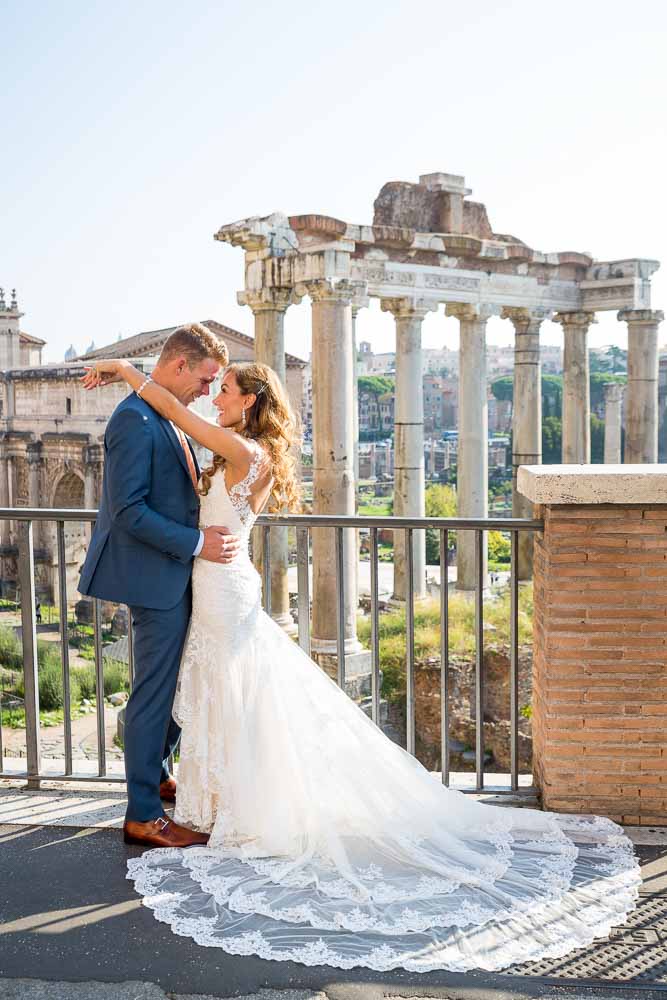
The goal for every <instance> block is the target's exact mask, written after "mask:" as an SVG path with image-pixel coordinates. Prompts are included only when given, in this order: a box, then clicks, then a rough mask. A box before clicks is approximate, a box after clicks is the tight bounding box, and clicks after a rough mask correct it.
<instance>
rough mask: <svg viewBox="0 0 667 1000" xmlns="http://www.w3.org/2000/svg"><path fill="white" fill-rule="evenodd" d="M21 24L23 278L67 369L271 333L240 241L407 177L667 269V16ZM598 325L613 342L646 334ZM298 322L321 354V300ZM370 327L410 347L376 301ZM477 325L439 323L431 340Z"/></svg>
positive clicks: (350, 214)
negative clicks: (212, 327)
mask: <svg viewBox="0 0 667 1000" xmlns="http://www.w3.org/2000/svg"><path fill="white" fill-rule="evenodd" d="M0 19H1V20H0V26H1V28H0V30H1V31H2V38H3V59H2V61H1V63H0V109H1V112H2V121H3V123H4V130H3V134H4V142H3V144H2V146H3V150H2V152H3V155H2V158H1V164H2V165H1V166H0V177H1V179H2V183H1V185H0V196H1V204H2V215H1V219H2V222H1V227H0V285H4V287H5V288H6V289H10V288H12V287H13V286H16V287H17V288H18V291H19V300H20V304H21V305H22V307H23V308H24V310H25V313H26V315H25V318H24V320H23V328H24V329H25V330H27V331H28V332H30V333H33V334H36V335H37V336H40V337H43V338H44V339H45V340H47V341H48V348H47V357H48V359H49V360H55V359H58V358H61V357H62V355H63V353H64V351H65V349H66V348H67V346H68V345H69V344H70V343H74V345H75V346H76V347H77V349H78V350H83V349H84V348H85V347H86V346H87V345H88V344H89V343H90V341H91V340H93V339H94V340H95V341H96V343H97V345H98V346H100V345H102V344H104V343H108V342H110V341H114V340H115V339H116V338H117V336H118V334H119V333H122V334H123V335H130V334H132V333H136V332H138V331H139V330H148V329H155V328H159V327H161V326H168V325H171V324H175V323H179V322H183V321H186V320H189V319H204V318H212V319H217V320H219V321H220V322H222V323H226V324H228V325H230V326H233V327H236V328H237V329H240V330H243V331H246V332H252V314H251V312H250V310H248V309H243V308H241V307H239V306H237V304H236V291H237V290H238V289H240V288H242V286H243V254H242V251H241V250H239V249H233V248H231V247H229V246H227V245H223V244H219V243H216V242H214V241H213V238H212V237H213V233H214V232H215V230H216V229H217V228H218V227H219V226H220V225H222V224H223V223H226V222H231V221H233V220H235V219H239V218H242V217H244V216H247V215H255V214H267V213H269V212H271V211H276V210H282V211H285V212H287V213H288V214H296V213H306V212H316V213H322V214H328V215H333V216H336V217H338V218H341V219H345V220H347V221H350V222H355V223H361V222H370V221H371V220H372V215H373V200H374V198H375V197H376V195H377V193H378V191H379V189H380V187H381V186H382V184H383V183H384V182H385V181H388V180H406V181H416V180H417V179H418V177H419V174H421V173H429V172H433V171H436V170H442V171H446V172H450V173H460V174H464V175H465V177H466V181H467V183H468V186H469V187H472V188H473V197H474V198H475V199H476V200H479V201H482V202H484V203H485V205H486V206H487V210H488V213H489V218H490V221H491V224H492V226H493V227H494V229H495V230H496V231H497V232H510V233H513V234H515V235H516V236H518V237H519V238H520V239H522V240H524V241H526V242H527V243H528V244H530V246H532V247H535V248H536V249H539V250H543V251H556V250H586V251H590V252H592V253H593V254H594V255H595V257H596V258H598V259H602V260H606V259H615V258H622V257H631V256H642V257H650V258H657V259H660V258H667V252H666V247H665V234H666V233H667V217H666V215H667V213H666V211H665V184H666V179H665V175H666V163H667V136H666V130H665V123H664V122H665V99H666V97H667V87H666V86H665V82H666V75H667V73H666V70H665V65H666V42H667V12H666V5H665V4H664V2H663V0H634V2H633V3H632V4H629V3H627V0H623V2H620V0H576V2H575V0H560V2H558V3H553V2H549V3H546V2H544V0H530V2H524V0H515V2H503V0H488V2H481V0H468V2H466V3H462V2H460V0H458V2H456V3H453V2H450V0H434V2H430V0H425V2H419V0H410V2H407V0H382V2H376V0H363V2H359V0H355V2H351V0H337V2H336V3H321V2H318V0H308V2H305V0H291V2H290V3H289V4H278V3H274V2H271V3H268V2H262V0H257V2H255V3H252V4H249V3H242V2H237V3H229V2H218V3H210V2H206V0H202V2H200V3H198V4H196V5H194V4H189V5H186V4H184V3H182V2H181V3H174V2H172V0H160V2H159V3H157V2H142V0H133V2H132V3H129V2H124V0H120V2H119V0H115V2H114V3H113V4H110V3H101V2H97V3H96V2H91V0H86V2H84V0H81V2H78V0H76V2H75V0H59V2H58V3H55V2H51V0H43V2H40V0H33V2H31V3H25V2H19V0H0ZM665 268H666V269H667V261H666V262H665ZM653 306H654V308H661V307H662V308H665V307H667V271H664V270H663V271H659V272H658V273H657V274H656V275H655V277H654V279H653ZM598 318H599V320H600V322H599V325H598V327H597V328H596V329H595V330H594V332H593V333H592V335H591V344H593V345H596V344H603V343H610V342H612V341H613V342H617V343H620V344H625V327H624V325H623V324H619V323H618V322H617V321H616V315H615V313H608V314H598ZM286 329H287V348H288V350H292V351H293V352H295V353H297V354H301V355H302V356H305V357H307V355H308V351H309V349H310V332H309V306H308V305H307V304H302V305H301V306H300V307H298V308H294V307H293V308H292V309H290V310H289V311H288V314H287V322H286ZM358 330H359V335H360V337H361V338H363V339H369V340H371V342H372V344H373V347H374V349H375V350H391V349H393V342H394V338H393V322H392V320H391V317H389V316H388V315H383V314H381V313H380V310H379V305H378V304H377V303H375V304H374V307H373V308H371V309H369V310H364V311H362V312H361V314H360V317H359V321H358ZM456 330H457V323H456V321H454V320H445V318H444V316H443V315H442V312H440V313H438V314H433V315H430V316H429V317H428V318H427V320H426V321H425V324H424V343H425V346H429V347H437V346H441V345H442V344H444V343H447V344H449V345H451V346H454V345H455V344H456ZM511 332H512V328H511V325H510V324H509V323H503V322H502V321H500V320H496V321H493V323H492V324H490V340H491V342H493V343H500V342H510V339H511ZM544 337H545V340H546V341H548V342H552V343H556V342H558V337H559V328H558V327H555V326H553V325H552V324H547V325H545V328H544ZM666 340H667V329H663V332H662V334H661V343H663V342H665V341H666Z"/></svg>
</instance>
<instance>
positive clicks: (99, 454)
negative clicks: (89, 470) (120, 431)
mask: <svg viewBox="0 0 667 1000" xmlns="http://www.w3.org/2000/svg"><path fill="white" fill-rule="evenodd" d="M103 462H104V452H103V449H102V445H101V444H87V445H85V446H84V449H83V464H84V465H85V466H94V465H102V464H103Z"/></svg>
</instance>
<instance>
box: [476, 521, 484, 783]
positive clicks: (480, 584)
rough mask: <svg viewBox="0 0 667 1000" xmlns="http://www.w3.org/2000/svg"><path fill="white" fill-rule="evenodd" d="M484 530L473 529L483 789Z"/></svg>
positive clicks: (478, 739) (478, 763)
mask: <svg viewBox="0 0 667 1000" xmlns="http://www.w3.org/2000/svg"><path fill="white" fill-rule="evenodd" d="M483 664H484V529H483V528H476V529H475V721H476V727H475V771H476V790H477V791H478V792H481V791H482V790H483V788H484V674H483Z"/></svg>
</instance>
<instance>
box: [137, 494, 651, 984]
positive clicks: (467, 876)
mask: <svg viewBox="0 0 667 1000" xmlns="http://www.w3.org/2000/svg"><path fill="white" fill-rule="evenodd" d="M238 492H239V493H240V496H237V497H236V498H235V502H234V503H232V501H231V500H230V498H229V496H228V494H227V491H226V489H225V487H224V480H223V478H222V476H216V477H214V480H213V486H212V489H211V492H210V493H209V496H208V497H207V498H205V500H206V501H207V507H206V509H205V508H203V511H204V510H205V513H206V515H207V516H206V520H208V522H209V523H218V524H228V525H230V527H231V528H232V530H234V528H237V530H238V531H239V532H243V531H245V532H246V533H247V532H249V530H250V525H251V524H252V520H253V518H252V517H250V516H248V513H247V507H244V496H245V494H244V493H243V489H241V490H240V491H238ZM234 518H236V522H235V521H234ZM230 522H231V523H230ZM193 583H194V611H193V618H192V623H191V627H190V634H189V638H188V642H187V643H186V649H185V654H184V659H183V664H182V668H181V677H180V685H179V691H178V694H177V700H176V705H175V712H176V714H177V717H178V719H179V721H180V723H181V725H182V727H183V736H182V747H181V766H180V770H179V791H178V797H177V805H176V819H177V821H179V822H184V823H186V824H188V825H191V826H193V827H196V828H198V829H202V830H207V831H211V840H210V843H209V845H208V847H206V848H202V849H199V848H191V849H188V850H153V851H149V852H147V853H146V854H144V855H143V856H142V857H139V858H134V859H132V860H130V861H129V864H128V877H129V878H132V879H134V880H135V884H136V889H137V891H138V892H140V893H141V894H142V895H143V896H144V902H145V903H146V905H148V906H150V907H151V908H152V909H153V910H154V912H155V916H156V917H157V918H158V919H159V920H162V921H165V922H166V923H168V924H170V925H171V927H172V929H173V930H174V932H175V933H177V934H184V935H188V936H190V937H192V938H194V939H195V941H197V942H198V943H199V944H201V945H205V946H213V947H220V948H223V949H224V950H225V951H227V952H230V953H233V954H255V955H259V956H261V957H263V958H269V959H276V960H281V961H282V960H293V961H298V962H302V963H304V964H306V965H315V964H326V965H331V966H335V967H338V968H344V969H348V968H352V967H354V966H366V967H368V968H371V969H375V970H378V971H382V970H388V969H393V968H398V967H400V968H405V969H408V970H411V971H415V972H428V971H430V970H433V969H450V970H454V971H466V970H469V969H474V968H480V969H488V970H494V969H501V968H505V967H507V966H508V965H511V964H514V963H516V962H521V961H528V960H536V959H539V958H542V957H546V956H560V955H564V954H566V953H568V952H569V951H572V950H573V949H575V948H578V947H583V946H585V945H588V944H590V942H591V941H592V940H594V939H595V938H597V937H602V936H604V935H606V934H608V933H609V930H610V929H611V928H612V927H613V926H615V925H617V924H620V923H622V922H623V921H624V920H625V918H626V916H627V914H628V913H629V912H630V911H631V910H632V909H633V907H634V905H635V900H636V898H637V894H638V887H639V882H640V876H639V868H638V865H637V862H636V860H635V857H634V855H633V851H632V846H631V844H630V842H629V840H628V839H627V838H626V837H625V836H624V835H623V832H622V830H621V829H620V827H618V826H616V824H614V823H612V822H611V821H610V820H607V819H601V818H595V817H577V816H562V815H554V814H549V813H542V812H537V811H534V810H527V809H510V808H500V807H494V806H487V805H482V804H480V803H477V802H475V801H473V800H471V799H470V798H469V797H467V796H465V795H463V794H461V793H460V792H456V791H453V790H449V789H445V788H443V786H442V785H441V784H440V782H439V781H437V780H436V779H435V778H434V777H433V776H432V775H430V774H429V773H428V772H427V771H426V770H425V769H424V768H423V767H422V766H421V765H420V764H419V762H418V761H416V760H415V759H414V758H413V757H411V756H410V755H409V754H407V753H406V752H405V751H404V750H402V749H401V748H400V747H398V746H396V745H395V744H393V743H391V742H390V741H389V740H387V739H386V737H385V736H384V735H383V734H382V732H381V731H380V730H379V729H378V728H377V727H376V726H375V725H374V724H373V723H372V722H371V721H370V720H369V719H368V718H367V717H366V716H365V715H364V713H363V712H362V711H361V710H360V709H358V708H357V706H356V705H354V704H353V703H352V702H351V701H350V700H349V699H348V698H347V696H346V695H345V694H344V693H343V692H341V691H340V690H339V688H338V687H337V686H336V685H335V684H334V683H333V681H331V680H330V679H329V678H328V677H327V676H326V674H325V673H324V672H323V671H322V670H321V669H320V668H319V667H318V666H317V665H316V664H314V663H313V662H312V661H311V660H310V659H309V658H308V657H307V656H306V655H305V654H304V653H303V652H302V650H301V649H300V648H299V647H298V646H297V645H296V644H295V643H294V642H293V641H292V640H290V639H289V638H288V637H287V636H286V635H285V633H284V632H283V631H282V630H281V629H280V628H279V627H278V626H277V625H276V624H275V623H274V622H273V621H272V620H271V619H270V618H269V617H268V616H267V615H266V614H264V612H263V611H262V610H261V607H260V589H261V588H260V581H259V577H258V575H257V573H256V571H255V570H254V568H253V567H252V564H251V563H250V560H249V559H248V557H247V554H244V555H242V556H240V557H239V558H238V559H237V560H236V561H235V563H233V564H231V565H229V566H217V565H213V564H210V563H197V564H196V568H195V574H194V578H193Z"/></svg>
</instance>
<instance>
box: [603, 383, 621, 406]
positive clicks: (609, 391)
mask: <svg viewBox="0 0 667 1000" xmlns="http://www.w3.org/2000/svg"><path fill="white" fill-rule="evenodd" d="M602 388H603V390H604V401H605V403H619V402H620V401H621V400H622V399H623V390H624V389H625V385H624V384H623V383H622V382H605V383H604V385H603V386H602Z"/></svg>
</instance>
